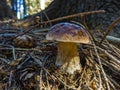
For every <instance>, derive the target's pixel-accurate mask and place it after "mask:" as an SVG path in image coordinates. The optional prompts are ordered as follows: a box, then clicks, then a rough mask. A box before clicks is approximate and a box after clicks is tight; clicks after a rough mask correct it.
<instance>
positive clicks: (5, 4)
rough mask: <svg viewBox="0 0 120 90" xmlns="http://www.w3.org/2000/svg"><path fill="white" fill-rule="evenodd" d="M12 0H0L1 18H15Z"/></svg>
mask: <svg viewBox="0 0 120 90" xmlns="http://www.w3.org/2000/svg"><path fill="white" fill-rule="evenodd" d="M9 5H10V0H0V19H1V20H3V19H4V18H13V14H12V10H11V9H10V6H9Z"/></svg>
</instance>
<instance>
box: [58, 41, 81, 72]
mask: <svg viewBox="0 0 120 90" xmlns="http://www.w3.org/2000/svg"><path fill="white" fill-rule="evenodd" d="M56 65H57V66H61V69H62V70H63V71H65V72H68V73H70V74H73V73H74V71H76V70H80V69H81V65H80V58H79V53H78V49H77V44H76V43H71V42H59V43H58V55H57V60H56Z"/></svg>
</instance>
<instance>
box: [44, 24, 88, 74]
mask: <svg viewBox="0 0 120 90" xmlns="http://www.w3.org/2000/svg"><path fill="white" fill-rule="evenodd" d="M46 39H47V40H56V41H58V53H57V59H56V63H55V64H56V65H57V66H60V67H61V69H62V70H63V71H65V72H67V73H69V74H73V73H74V72H75V71H76V70H81V64H80V57H79V52H78V48H77V43H84V44H88V43H90V39H89V35H88V34H87V33H86V31H85V27H84V26H83V25H76V24H73V23H68V22H63V23H59V24H56V25H54V26H53V27H51V29H50V30H49V32H48V33H47V35H46Z"/></svg>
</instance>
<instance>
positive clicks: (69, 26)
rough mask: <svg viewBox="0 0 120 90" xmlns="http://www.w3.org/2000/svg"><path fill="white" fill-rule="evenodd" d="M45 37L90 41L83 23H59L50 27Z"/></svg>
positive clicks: (68, 40)
mask: <svg viewBox="0 0 120 90" xmlns="http://www.w3.org/2000/svg"><path fill="white" fill-rule="evenodd" d="M46 39H47V40H56V41H61V42H75V43H90V39H89V35H88V34H87V33H86V30H85V27H84V26H83V25H76V24H73V23H68V22H64V23H59V24H56V25H54V26H53V27H51V29H50V31H49V32H48V34H47V35H46Z"/></svg>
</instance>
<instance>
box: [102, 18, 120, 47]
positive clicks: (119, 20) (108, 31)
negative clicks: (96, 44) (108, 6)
mask: <svg viewBox="0 0 120 90" xmlns="http://www.w3.org/2000/svg"><path fill="white" fill-rule="evenodd" d="M118 22H120V17H119V18H117V19H116V20H115V21H113V22H112V24H111V25H109V27H108V29H107V32H106V33H105V35H104V37H103V38H102V40H101V41H100V45H101V44H102V42H103V41H104V40H105V38H106V36H107V35H108V34H109V33H110V32H111V30H112V29H113V27H114V26H115V25H116V24H117V23H118Z"/></svg>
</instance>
